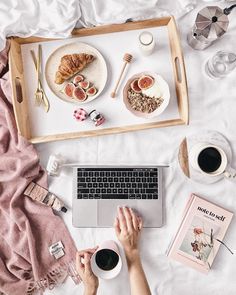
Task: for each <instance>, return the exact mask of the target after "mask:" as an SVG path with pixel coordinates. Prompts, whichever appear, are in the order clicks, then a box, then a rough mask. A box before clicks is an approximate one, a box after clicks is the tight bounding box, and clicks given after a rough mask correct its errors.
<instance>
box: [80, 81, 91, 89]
mask: <svg viewBox="0 0 236 295" xmlns="http://www.w3.org/2000/svg"><path fill="white" fill-rule="evenodd" d="M78 85H79V86H80V87H81V88H83V89H88V88H89V81H87V80H84V81H81V82H79V83H78Z"/></svg>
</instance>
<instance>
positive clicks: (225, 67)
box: [205, 51, 236, 78]
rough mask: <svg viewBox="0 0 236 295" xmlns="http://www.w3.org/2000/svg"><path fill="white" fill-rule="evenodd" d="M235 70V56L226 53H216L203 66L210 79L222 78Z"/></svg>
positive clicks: (231, 53)
mask: <svg viewBox="0 0 236 295" xmlns="http://www.w3.org/2000/svg"><path fill="white" fill-rule="evenodd" d="M235 68H236V54H235V53H233V52H228V51H218V52H216V54H214V55H213V56H212V57H211V58H210V59H209V60H208V61H207V62H206V65H205V70H206V73H207V74H208V76H210V77H211V78H223V77H225V76H227V75H228V74H230V73H231V72H232V71H233V70H234V69H235Z"/></svg>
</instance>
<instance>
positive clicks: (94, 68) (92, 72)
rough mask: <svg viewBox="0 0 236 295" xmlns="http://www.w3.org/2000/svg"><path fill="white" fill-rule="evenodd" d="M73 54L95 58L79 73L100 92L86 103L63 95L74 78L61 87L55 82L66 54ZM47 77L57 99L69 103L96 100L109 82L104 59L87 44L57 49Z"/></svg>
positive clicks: (51, 57) (47, 71) (70, 45)
mask: <svg viewBox="0 0 236 295" xmlns="http://www.w3.org/2000/svg"><path fill="white" fill-rule="evenodd" d="M73 53H87V54H92V55H94V56H95V60H94V61H93V62H91V63H90V64H89V65H88V66H87V67H86V68H84V69H83V70H82V71H81V72H79V73H78V74H82V75H83V76H85V78H86V79H87V80H89V81H90V82H91V83H93V85H94V86H95V87H96V89H97V90H98V92H97V93H96V94H95V95H93V96H89V97H88V98H87V99H86V100H85V101H78V100H76V99H73V98H70V97H68V96H67V95H65V94H64V93H63V91H62V90H63V88H64V87H65V84H66V83H68V82H69V81H72V80H73V78H71V79H69V80H67V81H66V82H64V83H63V84H60V85H58V84H56V83H55V82H54V81H55V75H56V72H57V70H58V66H59V64H60V61H61V58H62V57H63V56H64V55H66V54H73ZM45 77H46V81H47V83H48V86H49V88H50V89H51V91H52V92H53V93H54V94H55V95H56V96H57V97H59V98H60V99H62V100H64V101H67V102H72V103H77V104H84V103H87V102H90V101H92V100H94V99H95V98H96V97H98V96H99V95H100V94H101V92H102V90H103V89H104V87H105V85H106V81H107V65H106V62H105V59H104V57H103V56H102V54H101V53H100V52H99V51H98V50H97V49H96V48H94V47H92V46H90V45H88V44H86V43H81V42H74V43H70V44H67V45H63V46H61V47H59V48H57V49H56V50H55V51H54V52H53V53H52V54H51V55H50V56H49V58H48V60H47V63H46V67H45Z"/></svg>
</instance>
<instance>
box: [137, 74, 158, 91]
mask: <svg viewBox="0 0 236 295" xmlns="http://www.w3.org/2000/svg"><path fill="white" fill-rule="evenodd" d="M153 83H154V79H153V78H152V77H151V76H142V77H141V78H139V80H138V87H139V88H141V89H148V88H150V87H152V85H153Z"/></svg>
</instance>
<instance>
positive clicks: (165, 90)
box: [123, 72, 170, 119]
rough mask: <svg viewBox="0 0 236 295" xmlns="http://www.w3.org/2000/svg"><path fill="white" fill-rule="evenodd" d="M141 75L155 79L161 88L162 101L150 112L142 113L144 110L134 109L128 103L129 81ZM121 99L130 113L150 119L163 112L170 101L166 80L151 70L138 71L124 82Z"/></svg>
mask: <svg viewBox="0 0 236 295" xmlns="http://www.w3.org/2000/svg"><path fill="white" fill-rule="evenodd" d="M141 76H151V77H153V78H154V79H155V81H157V82H158V84H159V85H160V89H161V92H162V94H163V95H162V99H163V102H162V104H161V105H160V106H159V107H157V108H156V110H155V111H153V112H152V113H144V112H140V111H135V110H134V109H133V108H132V107H131V105H130V103H129V100H128V95H127V94H128V90H129V88H130V84H131V82H132V81H133V80H134V79H138V78H140V77H141ZM123 101H124V104H125V106H126V108H127V109H128V110H129V111H130V112H131V113H132V114H134V115H135V116H138V117H141V118H147V119H150V118H154V117H157V116H159V115H160V114H161V113H163V112H164V110H165V109H166V108H167V106H168V104H169V102H170V89H169V86H168V84H167V82H166V81H165V80H164V79H163V78H162V77H161V76H160V75H158V74H156V73H153V72H142V73H138V74H135V75H133V76H132V77H131V78H130V79H129V80H128V81H127V82H126V84H125V87H124V90H123Z"/></svg>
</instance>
